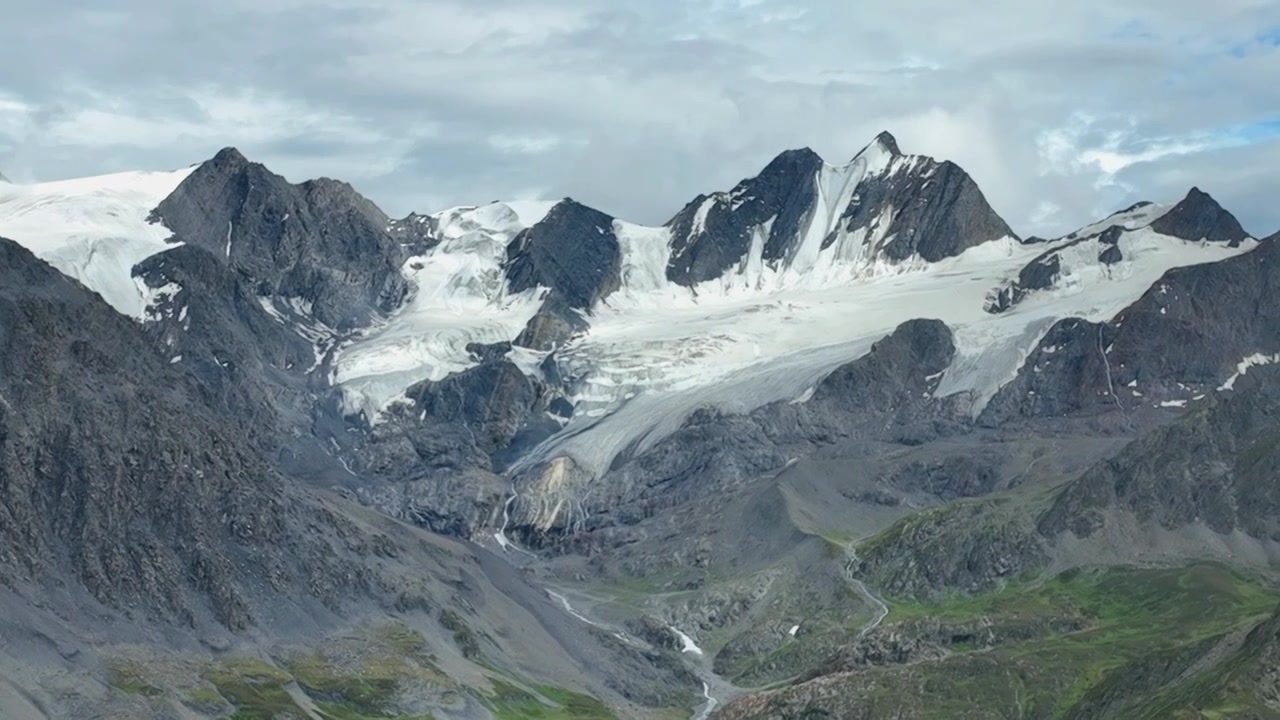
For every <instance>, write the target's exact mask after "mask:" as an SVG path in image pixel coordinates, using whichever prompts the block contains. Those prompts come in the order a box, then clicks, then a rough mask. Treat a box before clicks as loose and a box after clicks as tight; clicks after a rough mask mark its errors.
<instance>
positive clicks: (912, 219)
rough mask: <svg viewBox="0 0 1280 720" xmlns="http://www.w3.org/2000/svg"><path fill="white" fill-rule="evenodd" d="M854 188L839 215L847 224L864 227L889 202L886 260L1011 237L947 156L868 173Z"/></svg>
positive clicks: (946, 253)
mask: <svg viewBox="0 0 1280 720" xmlns="http://www.w3.org/2000/svg"><path fill="white" fill-rule="evenodd" d="M858 194H859V195H860V198H859V199H858V200H857V201H856V202H852V203H850V205H849V208H848V210H846V211H845V215H844V217H843V218H841V221H842V222H845V223H847V225H846V226H847V227H848V228H849V229H853V228H858V227H867V226H869V225H870V224H871V223H873V222H874V221H875V219H876V218H878V217H880V215H881V213H882V212H883V211H884V210H885V208H893V212H894V214H893V224H892V226H891V228H890V229H889V233H890V234H889V239H888V240H886V241H885V244H884V246H883V248H882V252H883V254H884V257H886V258H888V259H890V260H906V259H908V258H910V257H914V256H919V257H920V258H922V259H923V260H925V261H927V262H936V261H938V260H942V259H945V258H949V257H955V256H956V255H959V254H960V253H962V252H964V251H965V250H968V249H969V248H971V247H974V246H977V245H981V244H982V243H985V242H989V241H991V240H998V239H1000V238H1002V237H1011V238H1014V239H1016V238H1017V235H1016V234H1015V233H1014V232H1013V230H1011V229H1010V228H1009V225H1008V224H1007V223H1005V221H1004V220H1003V219H1001V218H1000V216H999V215H997V214H996V212H995V210H993V209H991V206H990V204H988V203H987V199H986V196H984V195H983V194H982V190H980V189H979V188H978V184H977V183H975V182H974V181H973V178H971V177H969V174H968V173H966V172H965V171H964V170H963V169H961V168H960V166H959V165H956V164H955V163H953V162H951V161H949V160H948V161H944V162H937V161H936V160H933V159H932V158H924V159H922V160H921V161H920V162H918V163H917V164H916V165H914V166H913V167H912V168H911V169H910V170H909V171H905V170H904V171H897V172H891V173H888V174H886V175H880V176H875V177H873V178H868V179H867V180H864V181H863V183H862V185H860V186H859V187H858Z"/></svg>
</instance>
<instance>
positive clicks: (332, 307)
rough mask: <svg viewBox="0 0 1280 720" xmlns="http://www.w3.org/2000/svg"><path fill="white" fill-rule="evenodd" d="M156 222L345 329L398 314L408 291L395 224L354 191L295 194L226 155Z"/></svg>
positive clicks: (315, 185)
mask: <svg viewBox="0 0 1280 720" xmlns="http://www.w3.org/2000/svg"><path fill="white" fill-rule="evenodd" d="M152 217H153V220H155V221H159V222H163V223H164V224H165V225H166V226H168V227H169V228H170V229H171V230H173V231H174V233H175V235H176V237H177V238H178V239H180V240H182V241H184V242H188V243H191V244H193V245H197V246H199V247H202V248H204V249H205V250H208V251H209V252H211V253H213V254H215V255H217V256H220V257H223V258H226V259H227V262H229V263H230V264H232V265H233V266H234V267H236V268H237V269H238V270H240V271H241V272H243V273H244V274H245V275H246V276H247V277H248V278H249V280H250V281H251V282H253V283H254V284H255V290H256V293H257V294H258V295H264V296H271V297H283V298H298V299H300V300H303V301H305V302H306V303H308V304H309V305H310V307H311V308H312V309H313V312H314V315H315V318H316V320H318V321H320V322H322V323H324V324H325V325H328V326H330V327H333V328H336V329H339V330H345V329H349V328H354V327H361V326H363V325H366V324H367V323H368V322H369V321H370V319H372V318H373V317H375V316H377V315H378V314H379V313H383V312H387V311H390V310H392V309H394V308H395V307H397V306H398V305H399V304H400V302H401V300H402V299H403V298H404V296H405V294H406V292H407V291H408V286H407V282H406V280H405V278H404V276H403V275H402V274H401V273H400V265H401V263H402V262H403V259H404V258H403V251H402V249H401V245H400V242H399V241H398V239H397V238H396V237H395V236H393V234H392V232H391V225H392V223H391V221H390V220H389V219H388V218H387V217H386V215H384V214H383V213H382V211H381V210H379V209H378V208H377V207H375V206H374V205H373V203H371V202H369V201H368V200H366V199H365V198H363V197H361V196H360V194H359V193H357V192H356V191H355V190H354V189H352V187H351V186H350V185H347V184H346V183H341V182H338V181H336V180H329V179H327V178H322V179H319V180H310V181H307V182H305V183H302V184H301V185H293V184H290V183H289V182H287V181H286V180H285V179H284V178H282V177H280V176H279V175H275V174H273V173H271V172H270V171H268V170H267V169H266V168H265V167H263V166H262V165H260V164H258V163H251V162H249V161H248V160H246V159H245V157H244V156H243V155H241V154H240V153H239V152H237V151H236V150H234V149H232V148H227V149H225V150H223V151H221V152H219V153H218V154H217V155H216V156H214V158H213V159H212V160H209V161H208V162H206V163H204V164H202V165H201V166H200V167H199V168H197V169H196V170H195V172H193V173H192V174H191V175H190V176H189V177H187V179H186V180H184V181H183V182H182V184H181V185H180V186H178V189H177V190H175V191H174V193H173V194H172V195H170V196H169V197H168V198H166V199H165V200H164V202H162V203H160V206H159V207H157V208H156V210H155V212H154V213H153V216H152Z"/></svg>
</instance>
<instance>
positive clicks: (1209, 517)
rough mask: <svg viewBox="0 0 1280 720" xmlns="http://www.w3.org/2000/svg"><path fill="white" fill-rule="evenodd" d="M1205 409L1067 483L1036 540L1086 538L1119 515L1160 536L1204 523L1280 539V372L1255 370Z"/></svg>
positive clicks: (1221, 530) (1220, 529) (1219, 529)
mask: <svg viewBox="0 0 1280 720" xmlns="http://www.w3.org/2000/svg"><path fill="white" fill-rule="evenodd" d="M1204 402H1205V404H1206V405H1205V407H1202V408H1198V409H1196V410H1195V411H1193V412H1190V413H1188V414H1187V415H1186V416H1184V417H1183V418H1181V419H1180V420H1179V421H1178V422H1175V423H1173V424H1171V425H1168V426H1166V427H1163V428H1160V429H1158V430H1156V431H1154V432H1152V433H1151V434H1149V435H1147V436H1145V437H1142V438H1139V439H1138V440H1136V441H1134V443H1133V444H1132V445H1131V446H1129V447H1128V448H1126V449H1125V450H1124V451H1123V452H1121V453H1120V454H1119V455H1118V456H1116V457H1115V458H1114V459H1112V460H1110V461H1108V462H1106V463H1103V464H1102V465H1099V466H1098V467H1095V468H1094V469H1093V470H1092V471H1090V472H1088V473H1086V474H1085V475H1084V477H1082V478H1080V479H1079V480H1077V481H1075V482H1073V483H1072V484H1071V485H1070V486H1068V488H1067V489H1066V490H1065V491H1064V492H1063V493H1062V495H1061V496H1059V498H1058V501H1057V502H1056V503H1055V504H1054V506H1053V508H1052V509H1051V510H1050V511H1049V512H1047V513H1046V514H1045V515H1044V516H1043V517H1042V518H1041V520H1040V522H1039V530H1040V532H1041V533H1043V534H1044V535H1046V536H1049V537H1053V536H1055V535H1057V534H1058V533H1062V532H1067V531H1070V532H1072V533H1074V534H1076V535H1078V536H1088V535H1091V534H1093V533H1094V532H1096V531H1097V530H1099V529H1100V528H1101V527H1102V526H1103V525H1105V524H1106V522H1107V521H1106V513H1107V512H1108V511H1114V510H1119V511H1122V512H1127V513H1131V514H1132V515H1133V516H1134V517H1135V518H1137V519H1138V521H1139V522H1142V523H1149V524H1151V525H1157V526H1160V527H1163V528H1166V529H1177V528H1180V527H1183V526H1187V525H1190V524H1192V523H1202V524H1204V525H1205V526H1206V527H1208V528H1209V529H1210V530H1212V531H1214V532H1216V533H1219V534H1228V533H1231V532H1233V531H1237V530H1238V531H1240V532H1243V533H1244V534H1246V535H1249V536H1251V537H1255V538H1259V539H1263V540H1270V541H1280V489H1278V488H1277V487H1276V484H1275V482H1274V479H1275V477H1276V473H1277V472H1280V429H1278V428H1277V422H1276V419H1277V417H1280V370H1278V369H1277V368H1271V367H1259V368H1254V369H1252V370H1250V371H1249V374H1248V375H1246V376H1245V377H1242V378H1240V379H1238V380H1237V381H1236V384H1235V389H1234V390H1233V391H1229V392H1224V393H1220V394H1215V395H1214V396H1212V397H1210V398H1206V400H1205V401H1204Z"/></svg>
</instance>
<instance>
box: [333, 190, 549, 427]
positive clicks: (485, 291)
mask: <svg viewBox="0 0 1280 720" xmlns="http://www.w3.org/2000/svg"><path fill="white" fill-rule="evenodd" d="M554 204H555V203H528V202H526V203H512V204H510V205H508V204H506V203H493V204H491V205H484V206H481V207H476V208H453V209H451V210H446V211H444V212H441V213H438V214H436V215H434V216H433V218H434V219H435V220H436V221H437V223H438V225H437V233H438V235H439V238H440V242H439V244H437V245H436V246H435V247H433V248H431V249H430V250H428V251H427V252H426V253H425V254H424V255H421V256H418V257H413V258H409V260H407V261H406V262H405V264H404V269H403V272H404V274H405V275H406V276H407V277H408V278H409V280H410V281H411V282H412V285H413V287H414V294H413V296H412V298H411V299H410V300H409V302H408V303H407V304H406V305H405V306H404V307H403V308H402V309H401V310H400V312H399V313H398V314H397V315H395V316H394V317H392V318H391V319H390V320H389V321H388V322H386V323H383V324H382V325H380V326H378V327H376V328H373V329H372V330H370V331H369V332H367V333H366V334H365V337H364V338H363V339H361V340H359V341H357V342H356V343H355V344H354V345H352V346H350V347H347V348H344V349H343V350H342V352H341V354H340V355H339V357H338V360H337V363H336V365H335V372H334V377H333V381H334V382H335V384H338V385H341V386H342V387H343V391H344V393H343V394H344V398H345V402H346V404H347V408H346V409H347V411H348V412H353V413H354V412H357V411H361V410H363V411H364V412H365V413H366V415H367V417H369V418H371V419H373V418H376V416H377V414H378V412H379V411H380V410H382V409H383V408H385V407H386V406H387V405H388V404H389V403H391V402H392V401H394V400H395V399H397V398H398V397H401V396H402V395H403V393H404V391H405V390H406V389H407V388H408V387H410V386H411V385H413V384H415V383H417V382H421V381H423V380H440V379H443V378H444V377H446V376H447V375H449V374H451V373H455V372H459V371H461V370H465V369H467V368H468V367H470V366H471V365H472V364H473V363H472V361H471V358H470V354H469V353H468V352H467V349H466V348H467V345H469V344H471V343H482V344H487V343H497V342H504V341H509V340H511V339H513V338H515V336H516V335H518V334H519V333H520V331H521V330H522V329H523V328H524V326H525V324H526V323H528V322H529V319H530V318H532V317H533V316H534V314H535V313H537V311H538V307H539V306H540V305H541V303H542V296H543V294H544V293H543V291H541V290H538V289H533V290H529V291H527V292H523V293H517V294H510V293H508V292H507V287H506V277H505V275H504V274H503V272H502V263H503V261H504V260H505V258H506V249H507V243H508V242H510V241H511V239H512V238H513V237H515V236H516V234H517V233H519V232H520V231H521V230H523V229H524V228H525V227H526V225H525V223H526V222H530V221H532V222H537V221H539V220H541V219H542V218H543V217H545V216H546V214H547V212H549V211H550V209H551V207H552V206H554ZM513 205H514V207H513Z"/></svg>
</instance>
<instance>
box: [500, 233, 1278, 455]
mask: <svg viewBox="0 0 1280 720" xmlns="http://www.w3.org/2000/svg"><path fill="white" fill-rule="evenodd" d="M1120 246H1121V247H1122V249H1123V251H1124V255H1125V258H1126V259H1125V260H1124V261H1122V262H1121V263H1119V264H1117V265H1114V266H1111V267H1109V268H1102V269H1099V268H1098V266H1097V263H1094V264H1093V265H1090V266H1085V265H1084V264H1081V266H1080V267H1078V268H1077V269H1076V270H1075V271H1074V273H1075V277H1076V279H1077V280H1078V282H1072V283H1068V284H1067V285H1066V286H1065V287H1063V288H1061V289H1058V290H1054V291H1051V292H1046V293H1043V294H1040V295H1037V296H1033V297H1032V298H1031V299H1028V300H1027V301H1026V302H1025V303H1023V304H1021V305H1019V306H1018V307H1017V308H1015V309H1014V310H1012V311H1010V312H1007V313H1003V314H991V313H988V312H986V311H985V310H984V303H985V299H986V296H987V293H988V292H989V291H990V290H991V289H992V288H994V287H997V286H998V285H1000V284H1001V283H1002V282H1004V281H1005V280H1007V279H1008V278H1009V277H1011V276H1014V275H1016V274H1017V273H1018V271H1019V270H1020V269H1021V268H1022V267H1023V266H1024V265H1025V264H1026V263H1028V262H1029V261H1031V260H1032V259H1033V258H1034V257H1036V256H1037V255H1038V254H1040V253H1041V252H1043V251H1044V249H1045V248H1044V246H1042V245H1023V244H1021V243H1018V242H1016V241H1014V240H1012V239H1006V240H1002V241H998V242H993V243H987V244H985V245H982V246H978V247H975V248H972V249H970V250H969V251H967V252H965V253H964V254H962V255H960V256H959V257H956V258H952V259H949V260H944V261H941V262H937V263H931V264H925V263H906V264H903V265H892V264H887V263H870V264H866V263H858V262H854V263H850V262H842V261H840V260H838V259H837V258H835V257H832V258H830V260H829V261H828V260H827V259H826V258H824V260H823V263H822V264H820V266H819V268H815V270H814V271H812V272H810V273H808V274H804V275H800V274H798V273H791V272H790V271H789V270H787V269H783V270H774V269H770V268H766V269H765V270H764V272H763V276H762V277H763V279H764V282H762V283H760V284H759V285H757V286H742V285H734V284H731V283H725V282H720V281H709V282H707V283H703V284H701V285H698V286H696V287H694V288H680V287H674V286H667V287H663V288H657V289H654V290H652V291H650V292H640V291H636V290H628V291H624V292H619V293H616V294H615V295H613V296H612V297H611V298H610V299H609V302H607V303H605V304H604V305H602V306H600V307H598V308H597V309H596V311H595V313H594V314H593V316H592V318H591V328H590V329H589V330H588V331H587V333H586V334H585V335H583V336H582V337H580V338H579V339H577V340H576V341H574V342H573V343H571V344H570V345H569V346H568V347H567V348H564V349H562V350H561V351H560V353H559V354H558V356H557V357H558V361H559V363H560V366H561V368H562V374H563V375H565V376H566V377H571V378H574V379H575V384H574V385H573V387H572V391H573V393H574V400H575V401H576V404H577V412H576V413H575V416H574V418H573V419H572V420H571V421H570V423H569V425H568V426H567V427H566V428H565V430H564V432H563V433H561V434H560V435H558V436H556V437H554V438H552V439H551V440H550V441H549V442H548V443H546V444H544V445H543V446H542V447H541V448H539V449H538V450H537V451H535V453H533V454H532V455H531V456H529V457H528V458H527V459H526V461H525V462H523V463H522V464H521V467H527V466H529V465H533V464H536V463H538V462H540V461H544V460H546V459H550V458H552V457H555V456H557V455H562V454H563V455H569V456H571V457H573V458H574V460H575V461H576V462H577V463H578V465H579V466H581V467H582V468H583V469H585V470H587V471H588V472H591V473H594V474H595V475H599V474H601V473H603V472H604V471H605V470H606V469H607V468H608V467H609V464H610V463H611V462H612V460H613V458H614V457H615V456H616V455H617V454H618V453H619V452H621V451H623V450H624V449H628V448H629V449H631V450H632V451H635V452H642V451H644V450H645V449H647V448H649V447H651V446H652V445H653V444H654V443H656V442H657V441H658V440H660V439H662V438H663V437H665V436H666V435H668V434H670V433H671V432H673V431H675V430H676V429H677V428H678V427H679V426H680V424H681V423H682V422H683V421H684V419H685V418H686V417H687V416H688V415H689V414H690V413H692V412H693V411H694V410H696V409H697V408H699V407H702V406H706V405H714V406H718V407H721V408H723V409H726V410H728V411H734V412H746V411H750V410H752V409H754V408H756V407H758V406H760V405H764V404H767V403H769V402H773V401H777V400H792V399H794V398H796V397H800V396H802V395H803V394H804V393H805V392H806V391H807V390H808V389H809V388H811V387H812V386H813V385H814V384H815V383H817V382H818V381H819V380H821V379H822V378H823V377H825V376H826V375H827V374H829V373H830V372H831V371H832V370H834V369H835V368H836V367H839V366H840V365H842V364H844V363H847V362H850V361H852V360H854V359H856V358H858V357H860V356H861V355H863V354H865V353H866V352H867V351H868V350H869V349H870V347H871V345H872V344H873V343H874V342H876V341H877V340H879V339H880V338H882V337H884V336H886V335H888V334H889V333H890V332H892V331H893V329H894V328H896V327H897V326H898V325H900V324H901V323H903V322H905V321H907V320H911V319H916V318H936V319H940V320H942V321H944V322H946V323H947V324H948V325H949V326H950V327H951V328H952V330H953V332H954V334H955V342H956V345H957V357H956V359H955V361H954V363H953V364H952V366H951V368H949V369H948V371H947V373H946V375H945V376H944V377H943V378H942V380H941V383H940V385H939V387H938V389H937V390H936V392H935V394H936V395H937V396H939V397H943V396H949V395H956V394H960V393H966V394H968V396H969V397H970V399H971V402H972V412H973V413H974V414H975V415H976V414H977V413H978V412H980V411H981V410H982V408H983V406H984V405H985V403H986V402H987V401H988V400H989V399H990V398H991V397H992V396H993V395H994V394H995V392H996V391H997V390H998V389H999V388H1000V387H1001V386H1003V385H1004V384H1005V383H1007V382H1008V381H1009V380H1011V379H1012V378H1013V377H1014V376H1015V374H1016V373H1017V371H1018V369H1019V368H1020V367H1021V365H1022V363H1023V361H1024V359H1025V357H1026V355H1027V353H1029V352H1030V351H1031V349H1032V348H1034V347H1035V345H1036V344H1037V343H1038V341H1039V339H1040V338H1041V337H1042V336H1043V335H1044V333H1045V332H1047V331H1048V329H1049V327H1050V326H1051V325H1052V324H1053V323H1054V322H1056V321H1057V320H1060V319H1063V318H1066V317H1082V318H1085V319H1087V320H1090V321H1094V322H1098V321H1105V320H1109V319H1111V318H1112V317H1114V316H1115V315H1116V314H1117V313H1119V312H1120V311H1121V310H1123V309H1124V308H1125V307H1127V306H1128V305H1130V304H1132V303H1133V302H1134V301H1136V300H1137V299H1138V298H1139V297H1140V296H1141V295H1142V294H1143V293H1144V292H1145V291H1146V290H1147V289H1148V288H1149V287H1150V286H1151V285H1152V284H1153V283H1154V282H1156V280H1158V279H1159V278H1160V276H1161V275H1163V274H1164V272H1166V271H1167V270H1169V269H1171V268H1174V267H1179V266H1183V265H1192V264H1197V263H1204V262H1212V261H1215V260H1221V259H1224V258H1226V257H1229V256H1231V255H1234V254H1238V253H1240V252H1246V251H1248V250H1250V249H1252V248H1253V247H1255V246H1256V244H1246V245H1245V246H1242V247H1240V248H1229V247H1227V246H1225V245H1222V244H1211V243H1188V242H1184V241H1181V240H1178V239H1176V238H1169V237H1165V236H1161V235H1158V234H1156V233H1154V232H1152V231H1150V230H1146V229H1143V230H1138V231H1135V232H1132V233H1128V234H1126V235H1125V237H1124V238H1122V239H1121V241H1120ZM624 262H625V261H624Z"/></svg>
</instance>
